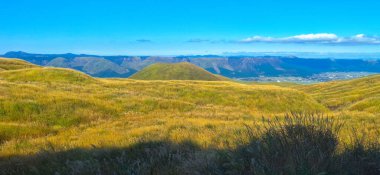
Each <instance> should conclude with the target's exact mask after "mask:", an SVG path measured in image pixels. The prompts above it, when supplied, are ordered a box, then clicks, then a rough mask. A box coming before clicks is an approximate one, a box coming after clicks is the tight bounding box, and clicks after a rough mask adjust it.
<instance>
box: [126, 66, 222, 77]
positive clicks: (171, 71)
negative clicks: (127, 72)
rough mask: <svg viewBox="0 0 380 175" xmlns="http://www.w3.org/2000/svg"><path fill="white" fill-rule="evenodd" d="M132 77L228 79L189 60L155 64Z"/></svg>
mask: <svg viewBox="0 0 380 175" xmlns="http://www.w3.org/2000/svg"><path fill="white" fill-rule="evenodd" d="M130 78H131V79H136V80H205V81H224V80H227V78H225V77H222V76H219V75H214V74H212V73H210V72H208V71H206V70H204V69H203V68H200V67H198V66H196V65H194V64H191V63H188V62H181V63H175V64H164V63H157V64H153V65H150V66H148V67H146V68H144V69H143V70H141V71H139V72H137V73H136V74H134V75H132V76H131V77H130Z"/></svg>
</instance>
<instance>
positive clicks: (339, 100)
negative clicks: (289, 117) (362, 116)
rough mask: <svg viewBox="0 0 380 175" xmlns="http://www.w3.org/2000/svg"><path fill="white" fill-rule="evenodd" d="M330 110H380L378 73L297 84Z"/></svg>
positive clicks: (373, 111) (375, 111)
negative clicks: (313, 83)
mask: <svg viewBox="0 0 380 175" xmlns="http://www.w3.org/2000/svg"><path fill="white" fill-rule="evenodd" d="M298 89H299V90H302V91H304V92H306V93H308V94H310V95H312V96H313V97H314V98H315V99H316V100H317V101H319V102H320V103H322V104H324V105H325V106H327V107H328V108H330V109H332V110H350V111H366V112H370V113H379V112H380V75H373V76H368V77H364V78H358V79H354V80H346V81H334V82H327V83H320V84H315V85H307V86H298Z"/></svg>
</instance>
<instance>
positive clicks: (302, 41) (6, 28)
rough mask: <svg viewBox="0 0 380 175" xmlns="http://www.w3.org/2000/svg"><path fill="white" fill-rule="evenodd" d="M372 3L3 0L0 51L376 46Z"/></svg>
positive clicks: (200, 51) (378, 27)
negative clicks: (4, 0)
mask: <svg viewBox="0 0 380 175" xmlns="http://www.w3.org/2000/svg"><path fill="white" fill-rule="evenodd" d="M379 6H380V2H379V1H373V0H362V1H360V2H358V1H355V0H348V1H345V2H344V3H342V2H333V1H327V0H321V1H311V0H295V1H261V0H259V1H250V0H240V1H233V2H232V1H222V2H221V1H216V0H208V1H200V0H195V1H191V2H190V1H189V2H184V1H169V0H163V1H152V0H141V1H112V2H106V1H102V0H93V1H74V0H67V1H59V2H57V1H48V0H34V1H6V2H2V3H1V7H0V20H1V21H2V23H3V24H4V25H2V28H1V30H0V41H1V43H0V53H5V52H7V51H18V50H22V51H25V52H31V53H85V54H96V55H208V54H219V55H220V54H223V53H237V52H246V53H252V52H255V53H260V52H270V53H277V52H297V53H305V52H308V53H310V52H315V53H319V52H326V53H342V52H350V53H356V54H359V53H373V52H380V49H379V48H380V37H379V32H378V31H380V23H378V22H377V21H378V17H379V16H380V11H379V10H378V8H377V7H379Z"/></svg>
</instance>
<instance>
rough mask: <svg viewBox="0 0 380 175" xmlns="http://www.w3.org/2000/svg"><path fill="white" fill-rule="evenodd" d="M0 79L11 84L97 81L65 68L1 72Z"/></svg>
mask: <svg viewBox="0 0 380 175" xmlns="http://www.w3.org/2000/svg"><path fill="white" fill-rule="evenodd" d="M0 79H2V80H7V81H11V82H45V83H46V82H49V83H51V82H57V83H58V82H60V83H89V82H94V81H95V79H93V78H92V77H90V76H88V75H86V74H84V73H81V72H78V71H74V70H71V69H63V68H29V69H19V70H7V71H1V72H0Z"/></svg>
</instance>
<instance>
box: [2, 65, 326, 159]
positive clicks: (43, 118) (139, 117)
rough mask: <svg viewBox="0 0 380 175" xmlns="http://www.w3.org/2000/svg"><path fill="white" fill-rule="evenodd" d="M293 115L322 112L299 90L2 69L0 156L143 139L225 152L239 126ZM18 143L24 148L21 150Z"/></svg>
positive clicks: (69, 72)
mask: <svg viewBox="0 0 380 175" xmlns="http://www.w3.org/2000/svg"><path fill="white" fill-rule="evenodd" d="M180 65H185V66H188V63H185V64H180ZM191 67H193V66H191ZM196 70H198V68H196ZM213 78H214V77H213ZM92 82H96V83H92ZM297 111H298V112H324V111H327V109H326V108H325V107H323V106H322V105H320V104H319V103H317V102H316V101H315V100H314V99H312V98H311V97H310V96H308V95H306V94H304V93H303V92H300V91H297V90H293V89H288V88H282V87H277V86H271V85H245V84H239V83H236V82H230V81H180V80H176V81H140V80H130V79H96V78H92V77H90V76H87V75H85V74H82V73H79V72H76V71H72V70H68V69H57V68H29V69H21V70H11V71H2V72H1V73H0V115H1V118H0V126H1V127H0V139H2V140H0V148H1V149H0V155H3V156H6V155H20V154H29V153H31V154H32V153H36V152H37V151H38V150H40V149H45V148H43V147H45V146H46V145H49V144H50V146H53V147H54V149H57V150H64V149H66V148H74V147H82V146H84V147H86V146H88V145H103V144H102V143H106V144H107V145H109V146H112V147H115V146H126V145H130V144H135V143H137V141H138V140H139V139H142V137H145V138H146V139H148V140H154V139H164V138H172V139H173V140H177V139H178V140H182V139H188V138H192V139H193V140H194V141H195V142H199V143H202V144H204V145H220V147H223V146H222V145H224V144H225V139H226V137H227V138H231V140H229V141H230V142H231V143H234V142H235V141H234V139H233V138H234V137H235V136H234V135H228V134H229V132H230V131H231V130H235V129H236V130H241V129H242V126H244V123H248V124H250V125H252V124H253V123H254V121H258V120H260V118H261V116H262V115H264V114H265V115H268V116H273V115H282V114H284V113H289V112H297ZM204 125H206V126H204ZM184 126H186V127H185V128H183V127H184ZM188 126H192V128H187V127H188ZM227 126H228V128H226V127H227ZM207 128H211V129H212V128H215V129H216V130H218V132H213V134H210V132H211V131H208V130H209V129H207ZM243 128H244V127H243ZM78 129H79V130H81V131H78ZM212 130H214V129H212ZM124 131H125V132H124ZM179 132H180V133H181V135H178V134H179ZM237 132H240V131H237ZM197 133H198V134H197ZM207 133H208V134H209V135H207V138H206V135H204V134H207ZM224 134H227V135H226V136H224V137H220V136H221V135H224ZM231 134H233V132H232V133H231ZM186 135H187V136H186ZM190 135H193V136H192V137H190ZM239 137H240V136H239ZM21 138H22V140H23V143H25V145H26V146H24V147H23V148H22V149H19V148H18V147H19V144H18V141H19V139H21ZM73 138H77V139H78V140H77V139H73ZM223 138H224V139H223ZM56 139H57V140H56ZM110 139H111V140H110ZM103 146H104V145H103ZM225 146H226V145H225ZM0 159H1V157H0Z"/></svg>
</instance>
